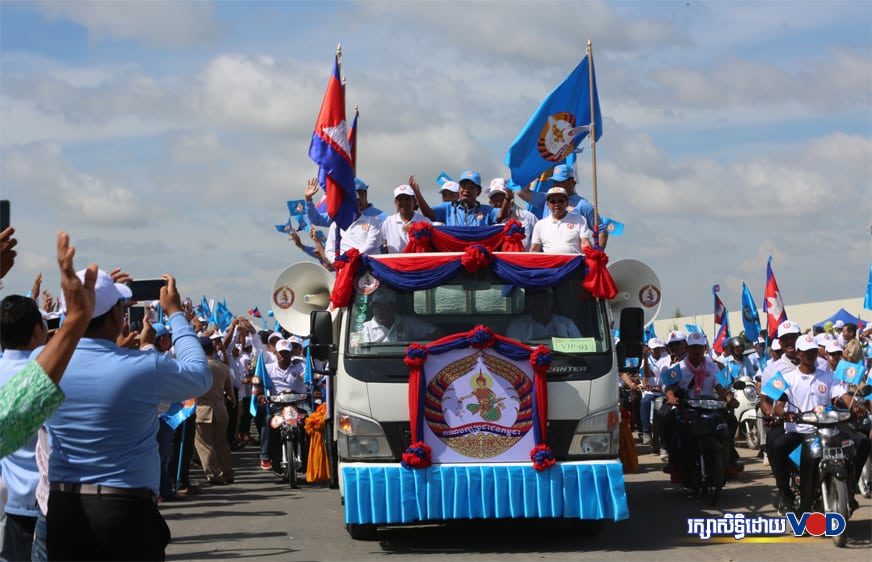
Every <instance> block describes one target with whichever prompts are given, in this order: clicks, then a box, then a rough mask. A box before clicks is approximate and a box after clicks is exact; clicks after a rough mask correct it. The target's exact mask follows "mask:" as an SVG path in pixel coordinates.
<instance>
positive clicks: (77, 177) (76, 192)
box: [2, 142, 145, 226]
mask: <svg viewBox="0 0 872 562" xmlns="http://www.w3.org/2000/svg"><path fill="white" fill-rule="evenodd" d="M2 176H3V184H4V194H5V195H7V196H8V197H9V198H10V199H12V200H18V201H31V202H39V205H40V208H41V209H42V210H43V211H54V214H56V215H59V216H62V217H65V218H66V219H67V220H68V221H70V223H71V224H73V225H76V224H79V225H82V224H92V225H98V226H128V225H130V226H136V225H142V224H143V222H144V216H145V211H144V210H143V209H141V208H139V205H138V202H137V198H136V196H135V195H134V194H133V192H132V191H131V190H130V189H128V188H126V187H123V186H119V185H116V184H114V183H113V182H111V181H108V180H107V179H105V178H102V177H100V176H98V175H93V174H88V173H84V172H81V171H79V170H76V169H75V168H74V167H73V166H71V165H70V163H69V162H68V161H67V160H66V158H65V157H64V154H63V149H62V147H61V145H60V144H58V143H52V142H43V143H35V144H32V145H26V146H21V147H17V148H13V149H9V150H6V151H5V152H4V153H3V163H2Z"/></svg>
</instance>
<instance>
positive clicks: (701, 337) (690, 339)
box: [687, 332, 708, 346]
mask: <svg viewBox="0 0 872 562" xmlns="http://www.w3.org/2000/svg"><path fill="white" fill-rule="evenodd" d="M687 345H688V346H691V345H708V338H706V337H705V334H703V333H702V332H691V333H689V334H687Z"/></svg>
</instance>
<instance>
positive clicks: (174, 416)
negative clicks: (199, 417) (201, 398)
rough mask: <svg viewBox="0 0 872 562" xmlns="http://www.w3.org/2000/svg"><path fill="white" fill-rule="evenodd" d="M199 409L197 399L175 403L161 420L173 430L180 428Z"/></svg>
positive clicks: (162, 415)
mask: <svg viewBox="0 0 872 562" xmlns="http://www.w3.org/2000/svg"><path fill="white" fill-rule="evenodd" d="M196 409H197V399H196V398H188V399H187V400H185V401H184V402H174V403H173V404H170V407H169V409H168V410H167V411H166V412H164V413H163V414H161V415H160V418H161V419H162V420H163V421H164V422H165V423H166V424H167V425H168V426H170V427H171V428H172V429H176V428H178V427H179V426H180V425H182V422H184V421H185V420H186V419H188V418H189V417H191V414H193V413H194V410H196Z"/></svg>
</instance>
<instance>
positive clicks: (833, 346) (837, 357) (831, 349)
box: [824, 339, 845, 373]
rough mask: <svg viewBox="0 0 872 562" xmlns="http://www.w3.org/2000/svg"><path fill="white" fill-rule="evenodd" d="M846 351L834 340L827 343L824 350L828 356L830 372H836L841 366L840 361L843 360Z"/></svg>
mask: <svg viewBox="0 0 872 562" xmlns="http://www.w3.org/2000/svg"><path fill="white" fill-rule="evenodd" d="M844 351H845V350H844V349H842V346H841V345H839V342H837V341H836V340H834V339H831V340H829V341H827V345H826V347H825V348H824V352H825V353H826V356H827V366H828V367H829V368H830V371H833V372H834V373H835V372H836V367H838V366H839V361H841V360H842V354H843V353H844Z"/></svg>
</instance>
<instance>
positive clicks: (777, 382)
mask: <svg viewBox="0 0 872 562" xmlns="http://www.w3.org/2000/svg"><path fill="white" fill-rule="evenodd" d="M788 388H790V385H789V384H787V381H786V380H784V375H782V374H781V371H776V372H775V375H774V376H773V377H772V378H771V379H769V381H768V382H767V383H766V384H764V385H763V388H762V389H761V390H762V392H763V394H765V395H766V396H768V397H769V398H771V399H772V400H776V401H777V400H779V399H780V398H781V395H783V394H784V393H785V392H786V391H787V389H788Z"/></svg>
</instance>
